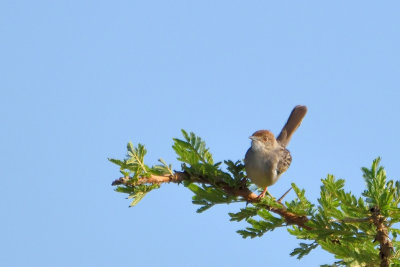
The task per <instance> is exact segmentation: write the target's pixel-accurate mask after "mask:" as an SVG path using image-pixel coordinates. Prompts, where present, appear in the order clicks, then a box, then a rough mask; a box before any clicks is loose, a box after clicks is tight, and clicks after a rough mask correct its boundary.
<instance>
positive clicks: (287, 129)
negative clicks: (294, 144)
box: [276, 105, 307, 147]
mask: <svg viewBox="0 0 400 267" xmlns="http://www.w3.org/2000/svg"><path fill="white" fill-rule="evenodd" d="M306 113H307V107H306V106H300V105H299V106H295V107H294V109H293V110H292V113H290V116H289V119H288V121H287V122H286V124H285V126H283V128H282V131H281V133H280V134H279V136H278V138H277V139H276V140H277V141H278V142H279V143H280V144H281V146H283V147H286V146H287V145H288V144H289V141H290V138H292V135H293V133H294V132H295V131H296V130H297V128H298V127H299V126H300V124H301V121H302V120H303V118H304V116H305V115H306Z"/></svg>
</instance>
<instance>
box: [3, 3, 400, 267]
mask: <svg viewBox="0 0 400 267" xmlns="http://www.w3.org/2000/svg"><path fill="white" fill-rule="evenodd" d="M399 8H400V4H399V3H398V2H397V1H386V2H380V3H378V2H376V1H350V2H349V1H335V2H326V1H325V2H321V1H307V2H299V1H274V2H273V1H61V0H60V1H8V0H3V1H1V3H0V33H1V35H0V48H1V49H0V73H1V79H0V114H1V124H2V129H3V130H2V131H0V145H1V149H2V157H1V158H2V160H1V162H2V163H1V168H0V175H1V177H2V186H1V187H0V195H1V201H0V207H1V210H2V213H3V216H2V220H1V221H0V229H1V241H0V250H1V251H2V253H1V254H0V263H1V265H2V266H160V265H163V266H240V265H245V264H246V265H248V264H254V265H258V266H261V265H264V266H318V265H319V264H324V263H332V262H333V261H334V259H333V257H332V256H331V255H329V254H328V253H326V252H324V251H322V250H320V249H317V250H315V251H313V252H312V253H311V254H310V255H308V256H306V257H305V258H304V259H302V260H301V261H298V260H297V259H296V258H293V257H290V256H289V253H290V252H291V251H292V250H293V249H294V248H295V247H296V245H297V243H298V240H296V239H295V238H293V237H291V236H289V234H288V233H287V232H286V230H285V229H283V228H282V229H279V230H277V231H275V232H273V233H268V234H266V235H265V236H263V237H262V238H256V239H251V240H250V239H248V240H244V239H242V238H241V237H240V236H239V235H238V234H236V233H235V231H236V230H238V229H241V227H244V224H240V223H232V222H229V217H228V212H234V211H237V210H239V209H240V208H241V207H243V204H238V205H236V204H235V205H229V206H219V207H216V208H213V209H211V210H210V211H208V212H205V213H203V214H196V213H195V210H196V208H197V207H195V206H194V205H192V204H191V196H192V194H191V192H189V191H188V190H186V189H185V188H184V187H183V186H176V185H165V186H162V188H161V189H159V190H157V191H153V192H151V193H150V194H149V195H147V196H146V198H145V199H143V201H142V202H141V203H140V204H139V205H138V206H137V207H134V208H128V204H129V202H128V200H126V199H125V195H122V194H119V193H116V192H114V191H113V188H112V187H111V186H110V184H111V182H112V181H113V180H114V179H116V178H118V177H119V170H118V168H117V167H116V166H114V165H112V164H111V163H109V162H108V161H107V158H108V157H114V158H122V157H124V155H125V148H126V143H127V142H128V141H133V142H134V143H138V142H141V143H143V144H145V145H146V147H147V149H148V151H149V152H148V156H147V163H148V164H155V163H156V161H157V159H158V158H159V157H162V158H164V159H165V160H166V161H167V162H170V163H172V164H173V167H174V168H175V169H179V163H178V162H177V161H176V158H175V155H174V152H173V150H172V149H171V145H172V138H173V137H179V136H180V129H182V128H184V129H186V130H188V131H194V132H195V133H197V134H198V135H200V136H201V137H202V138H204V139H205V140H206V141H207V144H208V146H209V147H210V148H211V152H213V154H214V158H215V160H217V161H220V160H224V159H232V160H237V159H242V158H243V157H244V154H245V152H246V150H247V148H248V146H249V144H250V140H249V139H248V136H249V135H251V133H253V132H254V131H255V130H259V129H270V130H272V131H273V132H274V133H276V134H278V133H279V131H280V129H281V127H282V126H283V124H284V123H285V121H286V119H287V117H288V115H289V113H290V111H291V109H292V108H293V107H294V106H295V105H297V104H304V105H307V106H308V108H309V112H308V114H307V116H306V118H305V120H304V122H303V124H302V125H301V127H300V128H299V130H298V132H296V134H295V135H294V137H293V139H292V142H291V143H290V145H289V149H290V150H291V152H292V156H293V163H292V166H291V168H290V169H289V170H288V171H287V173H286V174H285V175H283V176H282V178H281V179H280V180H279V182H278V183H277V184H276V185H274V186H273V187H271V188H270V191H271V193H272V194H273V195H280V194H282V193H283V192H284V191H286V190H287V189H288V188H289V186H290V183H291V182H295V183H296V184H297V185H298V186H299V187H301V188H305V189H306V192H307V196H308V197H309V198H310V199H311V200H313V201H316V199H317V198H318V194H319V187H320V185H321V182H320V179H321V178H323V177H325V176H326V175H327V174H328V173H330V174H334V175H336V176H337V177H340V178H345V179H346V188H347V189H348V190H351V191H352V192H354V193H355V194H360V192H362V190H363V180H362V177H361V171H360V167H362V166H370V164H371V162H372V160H373V159H374V158H375V157H377V156H381V157H382V158H383V160H382V164H383V165H384V166H385V167H386V170H387V173H388V175H389V177H390V178H391V179H397V178H398V177H399V176H400V165H399V164H398V151H399V150H400V145H399V143H398V132H399V130H400V126H399V115H400V107H399V98H400V93H399V88H398V85H399V77H400V75H399V74H400V55H399V47H400V27H399V26H400V24H399V22H400V21H399V20H400V19H399V16H398V11H399ZM293 197H294V196H293V193H291V194H289V195H288V197H287V198H288V199H290V198H293Z"/></svg>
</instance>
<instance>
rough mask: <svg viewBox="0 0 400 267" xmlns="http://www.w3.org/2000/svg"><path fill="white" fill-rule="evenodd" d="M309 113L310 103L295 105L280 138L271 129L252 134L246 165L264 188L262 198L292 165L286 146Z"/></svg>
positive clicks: (259, 185) (251, 177) (252, 176)
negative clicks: (308, 106)
mask: <svg viewBox="0 0 400 267" xmlns="http://www.w3.org/2000/svg"><path fill="white" fill-rule="evenodd" d="M306 113H307V107H306V106H301V105H298V106H296V107H294V109H293V110H292V112H291V113H290V116H289V118H288V120H287V122H286V124H285V126H283V128H282V130H281V132H280V134H279V135H278V138H275V136H274V134H273V133H272V132H271V131H269V130H258V131H256V132H254V133H253V135H251V136H250V137H249V138H250V139H251V146H250V148H249V149H248V150H247V152H246V155H245V158H244V164H245V169H246V173H247V176H248V177H249V178H250V180H251V181H252V182H253V183H254V184H256V185H257V186H258V187H260V188H263V189H264V190H263V191H262V193H261V194H260V195H259V196H258V198H259V199H261V198H263V197H264V196H265V194H266V193H267V192H268V187H269V186H271V185H273V184H275V183H276V181H277V180H278V179H279V178H280V176H281V175H282V173H284V172H285V171H286V170H287V169H288V168H289V166H290V164H291V162H292V155H291V154H290V152H289V150H288V149H286V146H287V145H288V144H289V141H290V139H291V138H292V135H293V133H294V132H295V131H296V130H297V128H298V127H299V126H300V124H301V122H302V120H303V118H304V116H305V115H306ZM268 194H269V192H268Z"/></svg>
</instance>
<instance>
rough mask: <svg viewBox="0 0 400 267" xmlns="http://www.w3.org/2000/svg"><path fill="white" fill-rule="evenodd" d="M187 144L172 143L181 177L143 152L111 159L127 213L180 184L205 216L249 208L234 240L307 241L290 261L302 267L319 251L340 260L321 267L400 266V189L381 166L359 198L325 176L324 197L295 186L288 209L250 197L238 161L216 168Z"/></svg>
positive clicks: (135, 149) (193, 141)
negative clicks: (276, 233)
mask: <svg viewBox="0 0 400 267" xmlns="http://www.w3.org/2000/svg"><path fill="white" fill-rule="evenodd" d="M182 134H183V139H178V138H174V139H173V140H174V144H173V146H172V148H173V149H174V151H175V153H176V154H177V159H178V160H179V161H180V162H182V164H181V171H173V170H172V166H171V165H168V164H167V163H166V162H165V161H164V160H162V159H160V160H159V163H160V164H158V165H154V166H148V165H146V164H145V162H144V157H145V155H146V149H145V147H144V146H143V145H141V144H138V145H137V146H134V145H133V144H132V143H128V146H127V150H128V152H127V156H126V157H125V159H123V160H118V159H109V160H110V161H111V162H113V163H114V164H116V165H118V166H119V168H120V172H121V173H122V175H123V177H121V178H120V179H118V180H116V181H114V183H113V185H117V188H116V191H117V192H121V193H126V194H128V195H129V196H128V198H129V199H131V204H130V206H134V205H136V204H137V203H138V202H139V201H140V200H141V199H142V198H143V197H144V196H145V195H146V194H147V193H148V192H150V191H152V190H154V189H157V188H159V187H160V184H162V183H165V182H175V183H183V185H184V186H185V187H186V188H188V189H189V190H191V191H192V192H193V193H194V195H193V198H192V202H193V204H195V205H199V208H198V210H197V212H204V211H206V210H207V209H209V208H211V207H213V206H214V205H216V204H229V203H232V202H246V203H247V204H246V205H245V207H244V208H241V209H240V210H239V211H237V212H236V213H229V216H230V218H231V221H246V223H247V224H248V226H247V227H246V228H245V229H241V230H238V231H237V232H238V233H239V234H240V235H241V236H242V237H243V238H255V237H261V236H263V235H264V234H265V233H267V232H268V231H273V230H274V229H276V228H277V227H286V229H287V231H288V233H289V234H291V235H294V236H295V237H296V238H298V239H301V240H303V242H300V244H299V247H298V248H295V249H294V250H293V252H292V253H291V254H290V255H291V256H296V257H297V258H298V259H301V258H302V257H304V256H305V255H307V254H308V253H310V251H312V250H313V249H315V248H316V247H318V246H320V247H321V248H322V249H324V250H326V251H328V252H330V253H332V254H334V255H335V257H336V258H337V259H338V261H337V262H335V263H333V264H331V265H324V266H379V265H380V266H389V264H395V265H400V259H399V253H398V248H399V246H400V243H399V241H397V237H398V235H399V234H400V230H399V229H398V228H395V224H396V223H397V222H399V221H400V209H399V202H400V183H399V181H396V182H395V181H393V180H388V179H387V177H386V172H385V170H384V168H383V167H382V166H380V158H377V159H375V160H374V161H373V163H372V166H371V167H370V168H362V174H363V178H364V180H365V183H366V188H365V190H364V192H363V193H362V195H361V196H358V197H357V196H355V195H354V194H352V193H351V192H350V191H346V190H345V189H344V186H345V180H343V179H337V178H335V177H334V176H333V175H327V177H326V178H324V179H321V182H322V185H321V191H320V197H319V199H318V202H317V203H311V202H310V201H309V200H308V199H307V197H306V193H305V190H304V189H300V188H298V187H297V186H296V184H294V183H292V188H293V190H294V192H295V194H296V196H295V198H294V199H292V200H290V201H285V202H284V203H282V202H280V201H277V200H276V199H275V198H273V197H270V196H266V197H264V198H263V199H261V200H260V199H257V198H256V197H255V195H254V193H252V192H251V191H250V190H249V186H250V185H251V183H250V181H249V179H247V178H246V173H245V170H244V165H243V163H242V161H241V160H237V161H232V160H225V161H223V162H216V163H214V159H213V157H212V154H211V153H210V151H209V149H208V148H207V146H206V143H205V142H204V141H203V140H202V139H201V138H200V137H198V136H196V135H195V134H194V133H192V132H191V133H187V132H186V131H184V130H182Z"/></svg>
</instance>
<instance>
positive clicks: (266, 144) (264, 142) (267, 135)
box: [249, 130, 278, 149]
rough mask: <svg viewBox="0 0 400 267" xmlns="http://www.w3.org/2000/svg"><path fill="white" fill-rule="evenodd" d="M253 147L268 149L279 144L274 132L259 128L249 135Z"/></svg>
mask: <svg viewBox="0 0 400 267" xmlns="http://www.w3.org/2000/svg"><path fill="white" fill-rule="evenodd" d="M249 138H250V139H251V141H252V142H251V146H252V147H253V148H258V147H260V148H261V147H263V148H266V149H274V148H276V147H277V146H278V142H277V141H276V139H275V136H274V134H273V133H271V132H270V131H268V130H259V131H257V132H255V133H253V135H252V136H250V137H249Z"/></svg>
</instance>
